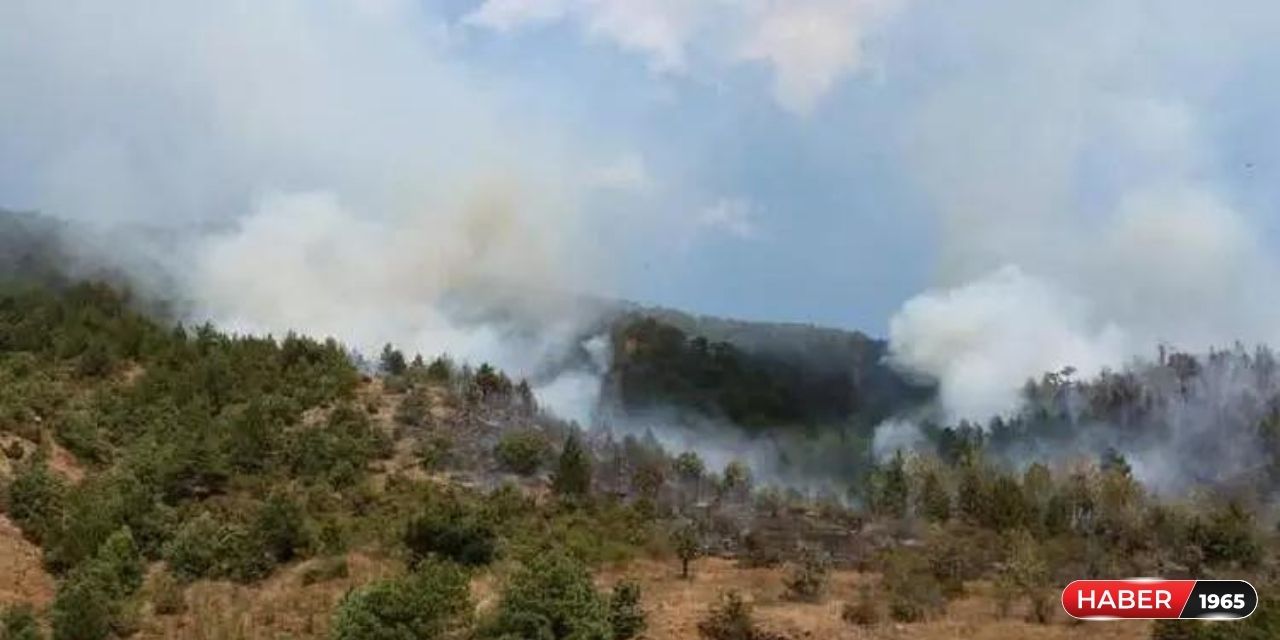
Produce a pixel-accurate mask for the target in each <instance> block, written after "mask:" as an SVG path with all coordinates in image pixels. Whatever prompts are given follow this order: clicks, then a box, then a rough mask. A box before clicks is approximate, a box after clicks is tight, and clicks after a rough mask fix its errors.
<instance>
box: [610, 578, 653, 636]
mask: <svg viewBox="0 0 1280 640" xmlns="http://www.w3.org/2000/svg"><path fill="white" fill-rule="evenodd" d="M646 627H648V623H647V622H646V621H645V615H644V609H642V608H641V607H640V585H638V584H636V583H635V582H632V581H629V580H624V581H622V582H619V583H618V584H616V585H614V586H613V593H612V594H611V595H610V596H609V628H610V629H612V630H613V640H630V639H631V638H634V637H636V636H638V635H640V634H641V633H644V630H645V628H646Z"/></svg>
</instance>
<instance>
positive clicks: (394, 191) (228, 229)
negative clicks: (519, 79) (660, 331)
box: [0, 0, 608, 382]
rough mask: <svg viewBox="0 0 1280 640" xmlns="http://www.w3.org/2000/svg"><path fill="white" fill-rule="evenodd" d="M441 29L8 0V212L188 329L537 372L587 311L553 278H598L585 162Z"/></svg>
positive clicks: (368, 14) (1, 107) (335, 17)
mask: <svg viewBox="0 0 1280 640" xmlns="http://www.w3.org/2000/svg"><path fill="white" fill-rule="evenodd" d="M450 29H451V27H449V26H448V23H447V22H446V21H444V20H441V19H438V18H437V17H436V16H434V15H432V14H430V13H429V12H428V9H427V8H425V7H423V6H420V5H418V4H416V3H408V2H398V1H394V0H393V1H391V2H322V3H311V2H294V1H286V2H281V3H271V4H269V5H264V4H261V3H257V2H228V3H190V2H175V3H164V4H163V5H156V4H154V3H146V2H135V1H132V0H130V1H126V2H122V3H114V4H113V5H112V6H111V8H110V10H104V9H103V8H102V7H101V6H100V5H99V4H98V3H94V2H87V1H78V0H77V1H73V2H69V3H58V4H57V5H54V4H50V3H43V2H27V1H25V0H19V1H18V2H12V3H5V5H4V7H3V8H0V77H4V78H6V81H5V84H6V87H5V89H4V96H5V99H4V100H0V121H2V122H4V123H5V125H4V126H5V127H6V134H5V135H3V136H0V157H2V158H20V159H22V160H23V162H22V163H21V164H20V165H17V166H14V167H8V166H6V175H5V177H3V178H0V187H3V188H4V190H5V192H6V194H7V196H8V197H10V198H14V199H16V201H10V202H8V203H6V204H7V205H9V206H16V207H21V208H28V209H38V210H41V211H44V212H46V213H48V214H50V215H55V216H58V217H61V218H65V219H68V220H70V221H71V222H72V226H73V227H74V231H75V236H76V237H77V238H78V239H79V240H80V245H81V246H80V251H79V255H77V256H76V257H77V261H78V262H81V263H98V262H103V261H105V262H108V263H110V264H109V266H111V267H114V268H117V269H122V270H124V271H125V272H126V273H128V274H130V275H131V276H132V278H131V279H132V281H133V282H134V284H135V286H137V287H139V288H142V289H151V290H150V291H144V293H147V294H151V295H155V296H162V297H164V298H165V299H175V300H178V301H180V302H182V303H184V305H183V306H182V307H181V308H182V310H183V311H184V314H185V315H186V319H188V320H191V321H203V320H211V321H213V322H215V323H217V324H220V325H222V326H224V327H226V328H228V329H231V330H237V331H252V332H272V333H275V334H277V335H280V334H282V333H283V332H285V331H290V330H295V331H301V332H306V333H311V334H315V335H321V336H326V335H328V336H334V337H337V338H338V339H339V340H341V341H343V342H345V343H347V344H349V345H350V346H352V347H354V348H357V349H359V350H361V351H364V352H366V353H370V352H373V351H375V350H376V349H378V348H380V346H381V345H382V344H383V343H385V342H393V343H396V344H397V345H400V346H402V347H403V348H405V349H406V350H408V351H410V352H414V351H417V352H421V353H423V354H425V355H428V356H430V355H434V354H436V353H440V352H445V351H447V352H449V353H451V354H453V355H454V356H456V357H459V358H462V359H466V360H471V361H480V360H487V361H490V362H493V363H495V364H497V365H499V366H502V367H504V368H507V369H508V370H510V371H512V372H513V373H515V374H517V375H538V374H540V373H544V372H543V371H542V369H543V364H544V362H545V360H546V359H548V358H550V357H552V356H556V357H558V355H559V354H560V353H562V352H563V351H564V349H565V348H566V347H567V346H571V345H572V344H573V343H574V341H576V340H577V339H578V338H579V332H580V330H581V329H582V327H583V326H586V325H587V324H589V323H590V321H591V316H592V313H593V311H592V310H591V309H587V308H584V307H583V306H582V305H575V304H571V303H570V304H566V302H565V301H566V299H567V296H564V295H563V294H564V292H567V291H575V292H578V291H598V290H601V289H607V286H608V275H607V270H606V269H604V268H603V267H604V265H603V263H601V262H598V261H597V260H596V257H595V251H594V250H593V246H594V245H593V244H592V243H590V242H585V241H584V239H583V237H582V236H581V235H580V230H581V229H582V225H581V224H580V222H581V220H582V218H581V216H580V215H579V211H580V208H579V206H578V203H579V202H580V201H581V199H582V198H583V197H584V194H585V193H586V192H588V191H589V190H590V189H592V188H593V185H591V184H589V182H590V180H591V178H590V177H589V175H588V172H586V171H584V170H583V169H584V167H586V166H588V165H589V164H590V160H591V159H593V158H595V157H597V153H596V150H594V149H592V148H590V147H589V146H588V145H585V144H580V143H579V142H578V141H576V140H574V139H573V138H572V136H570V135H568V134H566V133H565V132H563V131H560V130H558V129H557V127H556V126H554V123H549V122H545V121H543V120H541V119H539V117H538V116H536V115H533V114H531V113H529V112H528V110H527V109H522V108H521V105H519V104H518V92H517V91H516V90H514V89H511V88H510V87H508V86H507V85H505V84H504V83H503V82H502V81H500V80H498V79H494V78H490V77H486V76H485V75H483V74H481V73H479V72H478V71H476V70H474V69H472V68H469V67H467V66H465V65H464V64H461V63H459V62H457V61H456V59H455V58H453V57H451V56H449V55H448V53H449V48H450V47H451V46H452V44H451V39H452V38H453V36H452V35H451V32H450ZM9 169H12V170H9ZM568 256H572V259H573V263H572V264H568V263H566V262H564V260H565V259H566V257H568ZM557 294H558V295H557ZM543 382H549V380H544V381H543Z"/></svg>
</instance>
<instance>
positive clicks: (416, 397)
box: [395, 388, 431, 427]
mask: <svg viewBox="0 0 1280 640" xmlns="http://www.w3.org/2000/svg"><path fill="white" fill-rule="evenodd" d="M430 418H431V397H430V396H429V395H427V392H426V389H422V388H414V389H413V390H411V391H410V392H409V393H408V394H406V395H405V397H404V399H403V400H401V401H400V405H399V406H398V407H396V415H395V420H396V422H397V423H398V424H402V425H405V426H407V427H420V426H422V425H424V424H427V422H428V420H429V419H430Z"/></svg>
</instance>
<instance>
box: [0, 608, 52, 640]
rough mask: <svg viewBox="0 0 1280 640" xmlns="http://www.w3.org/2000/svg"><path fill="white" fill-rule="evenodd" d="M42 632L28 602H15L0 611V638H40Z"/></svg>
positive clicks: (1, 639) (6, 639)
mask: <svg viewBox="0 0 1280 640" xmlns="http://www.w3.org/2000/svg"><path fill="white" fill-rule="evenodd" d="M43 638H44V632H43V631H41V630H40V622H39V621H38V620H36V612H35V609H34V608H32V607H31V605H29V604H25V603H23V604H16V605H13V606H11V607H9V608H7V609H5V610H4V613H0V640H42V639H43Z"/></svg>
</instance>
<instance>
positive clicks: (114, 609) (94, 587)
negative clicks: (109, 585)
mask: <svg viewBox="0 0 1280 640" xmlns="http://www.w3.org/2000/svg"><path fill="white" fill-rule="evenodd" d="M119 613H120V603H119V602H118V601H117V600H115V598H113V596H112V594H111V593H110V591H109V590H108V589H106V588H104V586H103V585H102V584H101V583H100V582H99V581H98V580H96V579H94V578H92V577H89V576H79V575H76V576H72V577H70V578H68V579H67V580H64V581H63V582H62V584H60V585H58V591H57V594H56V596H55V597H54V600H53V607H52V617H53V638H54V640H104V639H105V638H107V637H108V636H109V635H111V632H112V629H113V626H112V625H113V623H114V621H115V620H116V617H117V616H118V615H119Z"/></svg>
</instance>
